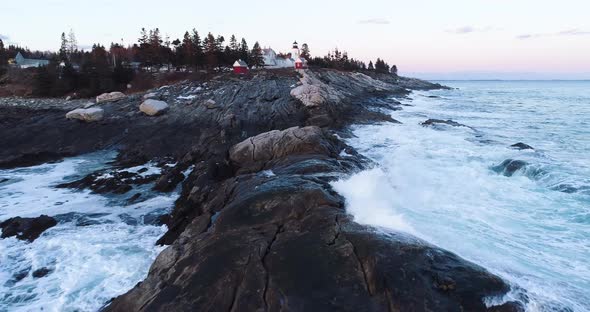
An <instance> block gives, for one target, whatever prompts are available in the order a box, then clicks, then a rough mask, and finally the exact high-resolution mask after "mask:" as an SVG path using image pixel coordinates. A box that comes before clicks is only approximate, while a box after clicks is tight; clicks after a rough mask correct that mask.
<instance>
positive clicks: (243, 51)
mask: <svg viewBox="0 0 590 312" xmlns="http://www.w3.org/2000/svg"><path fill="white" fill-rule="evenodd" d="M248 55H249V52H248V44H247V43H246V39H244V38H242V42H241V43H240V49H239V53H238V58H240V59H241V60H243V61H244V62H248Z"/></svg>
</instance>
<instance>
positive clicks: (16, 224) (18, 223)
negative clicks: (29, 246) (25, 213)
mask: <svg viewBox="0 0 590 312" xmlns="http://www.w3.org/2000/svg"><path fill="white" fill-rule="evenodd" d="M56 225H57V221H56V220H55V219H54V218H52V217H49V216H46V215H41V216H39V217H37V218H21V217H14V218H10V219H8V220H5V221H3V222H2V223H0V229H2V236H1V237H2V238H7V237H12V236H15V237H16V238H18V239H20V240H27V241H29V242H32V241H34V240H35V239H37V238H38V237H39V236H41V234H42V233H43V232H45V230H47V229H49V228H52V227H54V226H56Z"/></svg>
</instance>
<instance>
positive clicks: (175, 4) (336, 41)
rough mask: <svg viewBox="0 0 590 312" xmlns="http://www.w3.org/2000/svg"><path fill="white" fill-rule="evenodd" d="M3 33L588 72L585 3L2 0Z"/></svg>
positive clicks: (431, 72) (574, 74)
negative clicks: (158, 35)
mask: <svg viewBox="0 0 590 312" xmlns="http://www.w3.org/2000/svg"><path fill="white" fill-rule="evenodd" d="M2 2H5V3H3V4H2V5H0V7H1V10H0V38H1V39H2V40H3V41H4V42H5V43H15V44H19V45H21V46H26V47H29V48H31V49H39V50H57V49H58V48H59V44H60V35H61V33H62V32H66V33H67V32H69V30H70V29H73V31H74V32H75V34H76V37H77V39H78V44H79V46H81V47H88V46H91V45H92V44H93V43H95V42H97V43H101V44H104V45H107V46H108V45H110V43H111V42H117V43H120V42H121V41H123V43H125V44H132V43H134V42H136V41H137V38H138V37H139V31H140V29H141V28H142V27H145V28H148V29H149V28H156V27H158V28H160V31H161V32H162V33H163V34H168V35H169V36H170V38H171V39H172V40H173V39H175V38H181V37H182V35H183V34H184V32H185V31H186V30H190V29H192V28H196V29H197V30H198V31H199V33H200V34H201V35H204V34H206V33H208V32H212V33H213V34H214V35H223V36H225V37H226V38H229V36H230V35H231V34H235V35H236V36H237V37H238V38H241V37H244V38H246V40H247V41H248V43H249V44H250V46H252V44H253V43H254V42H255V41H259V42H260V44H261V45H262V46H270V47H272V48H273V49H275V50H276V51H277V52H280V51H284V52H287V51H288V50H289V49H290V47H291V43H292V42H293V41H294V40H297V41H298V42H299V43H304V42H305V43H307V44H308V45H309V47H310V50H311V54H312V55H324V54H326V53H327V52H328V51H329V50H331V49H334V48H338V49H339V50H341V51H342V50H345V51H347V52H348V54H349V56H351V57H354V58H358V59H361V60H364V61H367V62H368V61H369V60H374V59H376V58H377V57H381V58H383V59H385V60H386V61H387V62H388V63H390V64H396V65H397V66H398V68H399V70H400V73H402V74H406V75H412V76H417V77H422V78H428V79H590V1H588V0H560V1H555V0H444V1H441V0H412V1H408V0H402V1H398V0H363V1H354V2H353V1H343V0H339V1H332V0H313V1H312V0H298V1H277V0H272V1H266V0H264V1H257V0H250V1H243V0H241V1H234V0H206V1H204V0H196V1H195V0H167V1H162V0H141V1H139V0H116V1H115V0H91V1H87V0H28V1H27V5H22V4H20V3H19V2H18V1H8V0H6V1H4V0H3V1H2Z"/></svg>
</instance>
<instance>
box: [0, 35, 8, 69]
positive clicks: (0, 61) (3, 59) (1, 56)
mask: <svg viewBox="0 0 590 312" xmlns="http://www.w3.org/2000/svg"><path fill="white" fill-rule="evenodd" d="M7 63H8V55H7V52H6V49H5V48H4V42H3V41H2V39H1V38H0V75H3V74H4V73H5V72H6V67H7V66H8V64H7Z"/></svg>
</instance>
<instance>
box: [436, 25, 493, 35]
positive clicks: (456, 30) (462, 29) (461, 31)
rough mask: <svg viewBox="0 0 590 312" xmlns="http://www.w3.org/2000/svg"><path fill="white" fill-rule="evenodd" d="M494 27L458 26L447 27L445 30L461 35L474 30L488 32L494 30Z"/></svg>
mask: <svg viewBox="0 0 590 312" xmlns="http://www.w3.org/2000/svg"><path fill="white" fill-rule="evenodd" d="M494 29H495V28H494V27H491V26H486V27H473V26H463V27H459V28H454V29H448V30H446V32H448V33H450V34H457V35H463V34H469V33H474V32H488V31H490V30H494Z"/></svg>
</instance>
